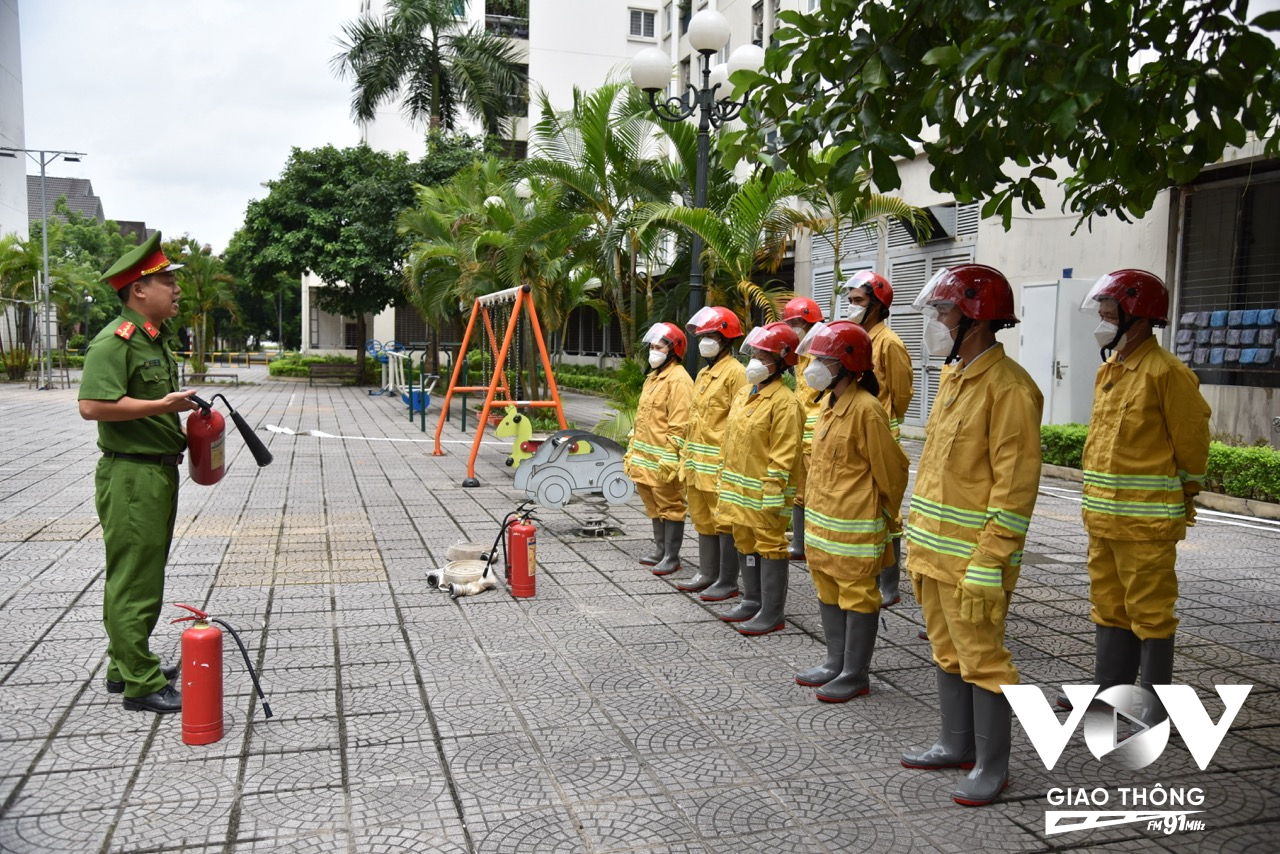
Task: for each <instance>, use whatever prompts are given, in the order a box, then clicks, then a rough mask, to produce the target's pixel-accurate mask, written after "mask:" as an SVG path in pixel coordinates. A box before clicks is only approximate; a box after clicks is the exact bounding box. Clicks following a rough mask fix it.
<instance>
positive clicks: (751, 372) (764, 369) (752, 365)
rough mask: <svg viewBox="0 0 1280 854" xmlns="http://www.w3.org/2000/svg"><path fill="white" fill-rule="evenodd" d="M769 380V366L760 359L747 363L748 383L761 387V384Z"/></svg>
mask: <svg viewBox="0 0 1280 854" xmlns="http://www.w3.org/2000/svg"><path fill="white" fill-rule="evenodd" d="M767 379H769V366H768V365H766V364H765V363H764V362H762V361H760V360H759V359H752V360H751V361H750V362H747V382H749V383H751V384H752V385H760V383H762V382H764V381H765V380H767Z"/></svg>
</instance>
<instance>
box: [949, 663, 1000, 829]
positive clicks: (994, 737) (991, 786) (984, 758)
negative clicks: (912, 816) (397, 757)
mask: <svg viewBox="0 0 1280 854" xmlns="http://www.w3.org/2000/svg"><path fill="white" fill-rule="evenodd" d="M1012 722H1013V710H1012V709H1011V708H1010V707H1009V701H1008V700H1006V699H1005V697H1004V694H996V693H993V692H991V691H988V690H986V689H985V688H979V687H978V686H977V685H974V686H973V742H974V748H975V759H976V761H975V762H974V765H973V770H972V771H970V772H969V776H968V777H965V778H964V779H963V780H962V781H960V785H959V786H957V787H956V790H955V792H954V793H952V795H951V800H953V801H955V802H956V803H958V804H960V805H961V806H966V807H985V806H986V805H987V804H989V803H992V802H994V801H995V799H996V798H998V797H1000V793H1001V792H1003V791H1004V790H1005V789H1006V788H1007V787H1008V786H1009V741H1010V737H1011V731H1010V727H1011V725H1012Z"/></svg>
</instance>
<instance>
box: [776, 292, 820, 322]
mask: <svg viewBox="0 0 1280 854" xmlns="http://www.w3.org/2000/svg"><path fill="white" fill-rule="evenodd" d="M782 320H783V322H786V321H788V320H803V321H804V322H805V323H821V322H822V309H820V308H818V304H817V303H816V302H814V301H813V300H811V299H809V298H808V297H795V298H794V299H792V300H791V301H789V302H788V303H787V304H786V305H784V306H783V307H782Z"/></svg>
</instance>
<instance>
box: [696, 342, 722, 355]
mask: <svg viewBox="0 0 1280 854" xmlns="http://www.w3.org/2000/svg"><path fill="white" fill-rule="evenodd" d="M698 353H699V355H701V356H702V358H704V359H714V358H715V357H716V356H718V355H719V354H720V342H719V341H717V340H716V339H714V338H699V339H698Z"/></svg>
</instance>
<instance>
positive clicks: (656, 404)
mask: <svg viewBox="0 0 1280 854" xmlns="http://www.w3.org/2000/svg"><path fill="white" fill-rule="evenodd" d="M842 294H843V297H844V298H845V299H847V300H848V302H849V307H850V311H849V319H847V320H833V321H830V322H824V318H823V315H822V311H821V309H820V308H819V307H818V305H817V304H816V303H814V302H813V300H810V299H807V298H804V297H797V298H796V299H793V300H791V301H790V302H789V303H787V305H786V307H785V309H784V312H783V320H782V321H781V322H774V323H769V324H766V325H763V326H758V327H756V328H754V329H752V330H751V332H750V333H749V334H748V335H746V336H745V338H744V337H743V334H742V327H741V324H740V322H739V320H738V317H737V316H736V315H735V314H734V312H732V311H730V310H729V309H727V308H723V307H715V306H708V307H706V308H703V309H702V310H700V311H699V312H697V313H696V314H695V315H694V316H693V317H692V318H691V319H690V321H689V324H688V326H687V329H688V331H689V336H686V334H685V332H684V331H682V330H681V329H680V328H679V327H677V326H676V325H674V324H671V323H658V324H655V325H654V326H653V327H651V328H650V329H649V330H648V333H647V334H646V336H645V338H644V341H645V343H647V344H648V351H647V354H646V357H647V361H648V365H649V372H648V375H647V377H646V379H645V382H644V387H643V390H642V393H641V397H640V402H639V407H638V409H637V412H636V417H635V429H634V433H633V435H632V438H631V441H630V445H629V448H628V451H627V454H626V458H625V465H626V471H627V474H628V475H629V476H630V477H631V478H632V480H634V481H635V483H636V485H637V488H638V491H639V493H640V496H641V498H642V500H643V501H644V506H645V513H646V515H647V516H649V518H650V519H651V520H652V522H653V540H654V551H653V553H652V554H650V555H648V556H646V557H644V558H642V559H641V560H640V563H641V564H644V565H647V566H650V567H652V572H653V573H654V574H656V575H668V574H671V573H674V572H676V571H678V570H679V569H681V557H680V546H681V542H682V540H683V537H684V526H685V517H686V514H687V515H688V516H689V517H691V518H692V519H693V525H694V528H695V529H696V530H697V533H698V561H697V564H696V567H695V568H694V569H693V571H692V573H690V574H688V576H687V578H683V579H677V581H678V583H677V585H676V586H677V587H678V588H679V589H680V590H684V591H688V592H690V593H696V594H697V595H699V596H700V598H701V599H702V600H704V601H707V602H726V601H730V600H733V599H737V600H738V601H737V603H736V604H734V605H733V607H732V608H730V609H729V610H728V611H727V612H725V613H723V614H721V615H720V619H722V620H724V621H726V622H729V623H732V624H734V626H735V627H736V628H737V630H738V631H739V632H741V633H742V634H745V635H762V634H767V633H770V632H774V631H778V630H780V629H782V628H783V627H784V616H783V615H784V610H785V604H786V596H787V580H788V578H787V576H788V567H789V560H795V559H805V560H807V563H808V568H809V572H810V575H811V577H812V579H813V586H814V588H815V591H816V593H817V597H818V602H819V609H820V613H821V622H822V629H823V633H824V635H825V641H826V657H825V659H824V660H823V661H821V662H819V663H817V664H816V665H815V666H813V667H810V668H808V669H807V670H803V671H801V672H799V673H797V674H796V675H795V681H796V682H798V683H799V684H801V685H806V686H814V687H816V688H817V697H818V699H819V700H824V701H827V702H836V703H839V702H845V701H847V700H850V699H852V698H854V697H857V696H860V695H863V694H866V693H867V692H868V690H869V687H870V683H869V679H868V670H869V667H870V663H871V657H872V652H873V649H874V646H875V641H876V632H877V626H878V624H879V618H878V615H877V612H878V611H879V610H880V608H881V607H885V606H890V605H893V604H895V603H897V602H898V601H899V594H898V580H899V576H900V571H901V570H900V568H901V567H902V566H903V562H902V558H903V549H902V540H903V538H904V537H905V539H906V541H907V554H906V562H905V567H906V570H907V573H908V576H909V578H910V581H911V584H912V587H913V592H914V594H915V598H916V601H917V602H918V603H919V604H920V607H921V609H922V610H923V613H924V622H925V631H926V632H927V635H928V639H929V642H930V644H931V646H932V652H933V660H934V663H935V665H936V675H937V688H938V698H937V705H938V709H939V712H940V716H941V735H940V736H939V738H938V740H937V742H936V743H935V744H934V745H932V746H931V747H928V748H926V749H923V750H918V751H915V750H913V751H910V752H907V753H904V754H903V755H902V764H903V765H905V766H906V767H908V768H917V769H948V768H959V769H964V770H968V772H969V773H968V776H966V777H964V778H963V779H962V780H961V781H960V783H959V785H958V787H957V788H956V790H955V792H954V794H953V799H954V800H955V801H956V802H957V803H959V804H963V805H970V806H977V805H985V804H989V803H991V802H993V801H994V800H996V798H997V797H999V795H1000V793H1001V792H1002V791H1003V790H1004V788H1005V787H1006V786H1007V785H1008V780H1009V770H1008V766H1009V744H1010V726H1011V715H1010V706H1009V704H1008V702H1007V701H1006V700H1005V698H1004V696H1003V692H1002V689H1001V686H1002V685H1009V684H1016V683H1017V682H1018V678H1019V677H1018V670H1017V668H1016V667H1015V666H1014V663H1013V659H1012V656H1011V654H1010V652H1009V650H1008V649H1007V648H1006V647H1005V615H1006V613H1007V611H1008V607H1009V602H1010V599H1011V597H1012V595H1013V592H1014V589H1015V587H1016V586H1017V583H1018V575H1019V571H1020V567H1021V564H1022V558H1023V548H1024V543H1025V540H1026V536H1027V529H1028V527H1029V526H1030V524H1031V517H1032V511H1033V509H1034V507H1035V502H1036V494H1037V491H1038V488H1039V482H1040V471H1041V466H1040V418H1041V410H1042V408H1043V402H1044V400H1043V396H1042V395H1041V393H1040V391H1039V389H1038V388H1037V387H1036V385H1035V382H1034V381H1033V380H1032V379H1031V377H1030V376H1029V375H1028V374H1027V372H1026V371H1025V370H1024V369H1023V368H1022V367H1021V366H1020V365H1018V363H1017V362H1015V361H1014V360H1013V359H1012V358H1010V357H1008V356H1006V355H1005V353H1004V348H1003V346H1002V345H1001V344H1000V343H998V342H997V340H996V333H997V332H998V331H999V330H1001V329H1004V328H1007V327H1011V326H1013V325H1014V324H1016V323H1018V319H1017V317H1016V315H1015V313H1014V300H1013V291H1012V289H1011V288H1010V285H1009V282H1008V280H1007V279H1006V278H1005V277H1004V275H1003V274H1001V273H1000V272H999V271H998V270H995V269H993V268H991V267H988V266H984V265H979V264H966V265H961V266H956V267H952V268H949V269H944V270H941V271H939V272H938V273H937V275H935V276H934V277H933V279H931V280H930V281H929V283H928V284H927V285H926V286H925V288H924V289H923V290H922V291H921V293H920V295H919V297H918V298H917V299H916V300H915V302H914V304H913V308H914V309H915V310H916V311H919V312H921V313H922V314H923V315H924V317H925V319H926V326H925V333H924V339H925V344H926V347H927V349H928V350H929V352H930V353H931V354H933V355H935V356H938V357H942V358H945V360H946V366H945V367H944V368H943V371H942V375H941V380H940V382H939V387H938V391H937V396H936V398H935V401H934V405H933V408H932V411H931V412H930V415H929V420H928V423H927V426H926V432H925V435H926V438H925V442H924V448H923V451H922V454H921V457H920V461H919V464H918V466H917V470H916V479H915V487H914V490H913V492H912V494H911V499H910V505H909V511H910V512H909V514H908V524H906V525H905V528H904V525H903V520H902V513H901V508H902V502H903V497H904V492H905V491H906V487H907V479H908V460H907V456H906V454H904V453H903V451H902V448H901V440H900V437H899V425H900V423H901V420H902V417H903V413H904V412H905V411H906V409H907V406H908V404H909V403H910V402H911V397H912V393H913V390H912V364H911V357H910V355H909V354H908V352H907V349H906V347H905V346H903V343H902V341H901V339H900V338H899V337H898V336H897V335H896V334H894V332H893V331H892V330H891V329H890V328H889V327H888V325H886V323H885V321H886V320H887V319H888V317H889V314H890V311H891V310H892V309H893V288H892V286H891V285H890V283H889V282H888V281H887V280H886V279H885V278H884V277H883V276H881V275H879V274H877V273H875V272H871V271H866V272H862V273H859V274H857V275H856V276H855V277H853V278H852V279H850V280H848V281H847V282H846V283H844V285H843V288H842ZM1168 309H1169V298H1168V292H1167V291H1166V289H1165V286H1164V284H1163V282H1161V280H1160V279H1159V278H1158V277H1157V276H1155V275H1153V274H1151V273H1148V272H1145V271H1141V270H1119V271H1116V272H1114V273H1110V274H1108V275H1106V276H1103V277H1101V278H1100V279H1099V280H1098V281H1097V282H1096V283H1095V284H1094V286H1093V287H1092V288H1091V290H1090V291H1089V293H1088V295H1087V296H1086V297H1085V299H1084V301H1083V303H1082V306H1081V310H1082V311H1086V312H1090V313H1096V314H1097V315H1098V318H1099V323H1098V327H1097V330H1096V332H1095V335H1096V337H1097V340H1098V344H1099V347H1100V348H1101V355H1102V358H1103V364H1102V365H1101V367H1100V368H1099V370H1098V375H1097V380H1096V386H1095V396H1094V406H1093V413H1092V419H1091V423H1090V429H1089V435H1088V439H1087V442H1086V444H1085V449H1084V459H1083V468H1084V498H1083V515H1084V528H1085V530H1086V531H1087V532H1088V535H1089V550H1088V573H1089V582H1090V585H1089V590H1090V600H1091V604H1092V609H1091V617H1092V620H1093V622H1094V623H1095V632H1096V641H1097V652H1096V669H1095V674H1094V682H1095V684H1097V685H1099V686H1101V688H1108V687H1112V686H1116V685H1132V684H1134V680H1135V679H1138V677H1139V674H1140V675H1141V682H1140V684H1142V685H1143V686H1144V687H1148V689H1149V686H1150V685H1153V684H1168V683H1169V682H1170V680H1171V677H1172V672H1173V658H1174V630H1175V628H1176V627H1177V623H1178V619H1177V617H1176V616H1175V615H1174V606H1175V602H1176V600H1177V595H1178V585H1177V576H1176V574H1175V571H1174V562H1175V545H1176V543H1177V542H1178V541H1179V540H1181V539H1183V538H1184V537H1185V536H1186V528H1187V526H1188V525H1190V524H1193V522H1194V519H1195V509H1194V505H1193V503H1192V498H1193V497H1194V496H1195V495H1196V493H1197V492H1199V490H1200V486H1201V482H1202V480H1203V478H1204V472H1205V469H1206V466H1207V461H1208V452H1209V406H1208V404H1206V403H1205V400H1204V398H1203V396H1202V395H1201V394H1200V390H1199V382H1198V380H1197V378H1196V376H1195V375H1194V374H1193V373H1192V372H1191V371H1190V370H1188V369H1187V368H1186V367H1185V366H1184V365H1183V364H1182V363H1181V362H1179V361H1178V360H1177V359H1176V358H1174V356H1173V355H1172V354H1170V353H1169V352H1168V351H1167V350H1165V349H1163V348H1162V347H1161V346H1160V345H1159V343H1158V342H1157V340H1156V338H1155V337H1154V335H1153V330H1154V329H1155V328H1158V327H1162V326H1165V325H1166V324H1167V322H1168ZM690 336H691V337H693V338H696V346H697V350H698V355H699V356H700V357H701V358H702V359H704V360H705V362H706V365H705V367H703V368H702V369H701V370H700V371H699V372H698V375H697V377H696V379H692V380H691V379H690V377H689V373H688V372H687V371H686V370H684V368H683V367H682V366H681V364H680V363H681V362H682V361H683V360H684V358H685V357H686V352H687V348H688V346H689V337H690ZM739 339H741V343H740V345H739V347H738V351H739V353H740V354H741V356H742V357H743V358H744V359H745V360H746V365H745V368H744V366H743V364H742V362H741V361H739V360H738V359H736V358H734V357H733V348H734V344H735V343H736V342H738V341H739ZM788 372H792V373H794V376H795V391H794V392H793V391H792V390H791V389H790V388H789V387H788V385H787V384H786V383H784V382H783V381H782V376H783V375H784V374H785V373H788ZM788 521H790V523H791V527H792V537H791V542H790V545H788V541H787V537H786V531H787V526H788ZM1152 696H1153V695H1152ZM1058 702H1059V704H1060V705H1065V706H1067V707H1068V708H1069V701H1068V700H1067V699H1066V697H1065V696H1061V695H1060V696H1059V698H1058ZM1141 714H1142V716H1143V719H1144V721H1146V722H1148V723H1154V722H1156V721H1159V720H1163V719H1164V709H1163V708H1162V707H1160V706H1159V705H1158V703H1148V704H1147V707H1146V708H1144V709H1143V711H1142V712H1141Z"/></svg>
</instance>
